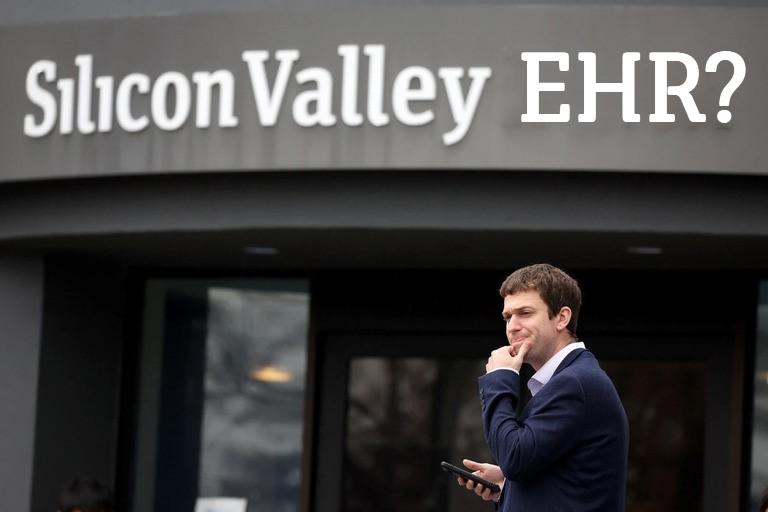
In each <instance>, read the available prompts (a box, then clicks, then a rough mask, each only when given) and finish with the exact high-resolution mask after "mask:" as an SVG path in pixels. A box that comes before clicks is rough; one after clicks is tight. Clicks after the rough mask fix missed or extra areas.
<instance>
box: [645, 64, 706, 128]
mask: <svg viewBox="0 0 768 512" xmlns="http://www.w3.org/2000/svg"><path fill="white" fill-rule="evenodd" d="M648 58H649V59H651V60H652V61H653V62H655V63H656V66H655V90H656V94H655V98H656V109H655V112H654V113H653V114H651V115H650V116H648V121H650V122H651V123H672V122H674V121H675V114H670V113H669V112H668V111H667V97H668V96H677V97H678V98H680V101H681V102H682V103H683V108H684V109H685V113H686V114H688V119H690V120H691V121H693V122H694V123H703V122H704V121H706V120H707V116H706V115H704V114H702V113H701V112H699V109H698V108H697V107H696V102H695V101H694V99H693V96H691V91H692V90H693V88H694V87H696V84H697V83H698V81H699V66H698V64H696V61H695V60H694V58H693V57H691V56H690V55H688V54H687V53H680V52H651V53H649V54H648ZM670 62H681V63H682V64H683V65H684V66H685V81H684V82H683V83H682V84H680V85H669V84H668V83H667V68H668V66H667V64H668V63H670Z"/></svg>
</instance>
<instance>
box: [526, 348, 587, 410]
mask: <svg viewBox="0 0 768 512" xmlns="http://www.w3.org/2000/svg"><path fill="white" fill-rule="evenodd" d="M580 348H584V349H585V348H587V347H586V346H584V343H583V342H581V341H574V342H573V343H569V344H567V345H566V346H564V347H563V348H561V349H560V350H559V351H558V352H557V354H555V355H553V356H552V357H550V358H549V361H547V362H546V363H544V365H543V366H542V367H541V368H539V370H538V371H537V372H536V373H534V374H533V375H532V376H531V378H530V379H528V389H529V390H530V391H531V396H536V393H538V392H539V391H541V388H543V387H544V386H546V384H547V382H549V380H550V379H551V378H552V375H553V374H554V373H555V370H557V367H558V366H560V363H562V362H563V359H565V357H566V356H567V355H568V354H570V353H571V352H573V351H574V350H577V349H580Z"/></svg>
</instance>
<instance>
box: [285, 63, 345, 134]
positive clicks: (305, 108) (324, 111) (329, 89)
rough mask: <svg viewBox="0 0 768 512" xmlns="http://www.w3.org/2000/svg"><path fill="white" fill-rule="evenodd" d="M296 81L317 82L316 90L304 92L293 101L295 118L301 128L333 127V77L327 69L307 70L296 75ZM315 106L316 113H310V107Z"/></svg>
mask: <svg viewBox="0 0 768 512" xmlns="http://www.w3.org/2000/svg"><path fill="white" fill-rule="evenodd" d="M296 81H297V82H298V83H299V84H305V83H307V82H309V81H312V82H315V84H316V86H317V87H316V88H315V89H310V90H308V91H304V92H302V93H301V94H299V95H298V96H296V99H295V100H293V118H294V120H295V121H296V124H298V125H299V126H315V125H318V124H319V125H320V126H333V125H334V124H336V116H334V115H333V113H332V112H331V109H332V108H333V77H332V76H331V73H330V72H329V71H328V70H327V69H325V68H307V69H303V70H301V71H300V72H298V73H297V74H296ZM312 103H314V104H315V113H314V114H312V113H310V111H309V110H310V109H309V105H310V104H312Z"/></svg>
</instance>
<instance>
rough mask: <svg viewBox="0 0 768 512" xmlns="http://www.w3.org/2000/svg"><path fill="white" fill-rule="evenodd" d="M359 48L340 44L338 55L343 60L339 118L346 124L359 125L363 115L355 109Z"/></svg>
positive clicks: (354, 45)
mask: <svg viewBox="0 0 768 512" xmlns="http://www.w3.org/2000/svg"><path fill="white" fill-rule="evenodd" d="M359 54H360V48H359V47H358V46H357V45H356V44H342V45H340V46H339V55H341V60H342V61H343V62H344V65H343V70H342V74H341V76H342V82H341V120H342V122H343V123H344V124H346V125H347V126H360V125H361V124H363V116H361V115H360V113H359V112H358V111H357V80H358V68H359V65H358V60H359Z"/></svg>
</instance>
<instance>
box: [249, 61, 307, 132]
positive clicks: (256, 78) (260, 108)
mask: <svg viewBox="0 0 768 512" xmlns="http://www.w3.org/2000/svg"><path fill="white" fill-rule="evenodd" d="M299 56H300V54H299V50H278V51H276V52H275V58H276V59H277V60H278V61H279V62H280V65H279V66H278V68H277V77H276V78H275V84H274V87H273V89H272V92H270V91H269V86H268V85H267V72H266V70H265V69H264V63H265V62H266V61H267V60H268V59H269V52H267V51H262V50H254V51H245V52H243V60H244V61H245V63H246V64H247V65H248V72H249V74H250V77H251V88H252V90H253V98H254V100H255V101H256V110H257V112H258V115H259V120H260V121H261V124H262V125H263V126H274V125H275V123H276V122H277V115H278V114H279V113H280V107H281V106H282V104H283V96H284V95H285V89H286V87H287V86H288V77H289V76H290V74H291V68H293V63H294V62H296V61H297V60H299Z"/></svg>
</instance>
